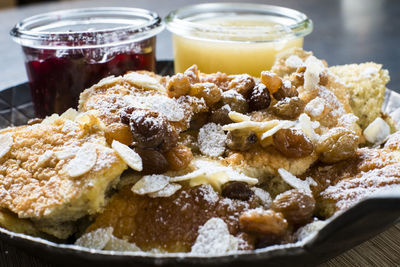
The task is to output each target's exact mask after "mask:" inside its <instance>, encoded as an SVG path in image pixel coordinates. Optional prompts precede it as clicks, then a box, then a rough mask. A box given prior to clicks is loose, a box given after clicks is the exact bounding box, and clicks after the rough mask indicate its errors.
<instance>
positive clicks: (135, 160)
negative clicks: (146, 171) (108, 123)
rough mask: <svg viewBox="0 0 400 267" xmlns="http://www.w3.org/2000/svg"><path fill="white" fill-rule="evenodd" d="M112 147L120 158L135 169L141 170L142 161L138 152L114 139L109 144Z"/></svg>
mask: <svg viewBox="0 0 400 267" xmlns="http://www.w3.org/2000/svg"><path fill="white" fill-rule="evenodd" d="M111 146H112V148H113V149H114V150H115V152H117V154H118V155H119V156H120V157H121V159H122V160H123V161H124V162H125V163H126V164H128V166H129V167H131V168H132V169H133V170H135V171H139V172H140V171H142V170H143V161H142V158H141V157H140V156H139V154H138V153H136V152H135V151H133V150H132V149H130V148H129V146H127V145H124V144H122V143H120V142H118V141H117V140H114V141H113V142H112V144H111Z"/></svg>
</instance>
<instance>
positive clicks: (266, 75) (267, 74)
mask: <svg viewBox="0 0 400 267" xmlns="http://www.w3.org/2000/svg"><path fill="white" fill-rule="evenodd" d="M261 82H262V83H263V84H264V85H265V86H266V87H267V89H268V91H269V92H270V93H271V94H273V93H275V92H276V91H278V90H279V88H281V87H282V80H281V78H279V76H278V75H277V74H275V73H273V72H271V71H263V72H261Z"/></svg>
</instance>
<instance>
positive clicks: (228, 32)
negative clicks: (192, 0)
mask: <svg viewBox="0 0 400 267" xmlns="http://www.w3.org/2000/svg"><path fill="white" fill-rule="evenodd" d="M232 15H234V16H238V15H239V16H243V15H244V16H248V15H256V16H265V17H267V16H268V17H269V18H270V19H271V18H273V19H274V20H280V21H282V20H285V21H286V23H285V25H284V24H280V23H277V24H276V25H273V26H271V25H268V26H266V25H260V26H259V25H256V26H251V27H243V26H231V25H230V26H229V27H226V26H221V25H213V24H205V23H198V22H196V19H200V21H201V20H202V19H209V18H218V17H219V18H221V17H224V16H232ZM164 21H165V22H166V26H167V29H168V30H169V31H171V32H172V33H174V34H176V35H180V36H185V37H189V38H193V39H200V40H213V41H222V42H251V43H257V42H276V41H280V40H285V39H293V38H298V37H304V36H306V35H308V34H309V33H311V31H312V29H313V23H312V21H311V20H310V19H309V18H308V17H307V16H306V15H305V14H304V13H302V12H300V11H297V10H294V9H290V8H286V7H281V6H274V5H265V4H252V3H206V4H197V5H191V6H186V7H183V8H180V9H177V10H174V11H172V12H170V13H169V14H168V15H167V16H166V17H165V19H164Z"/></svg>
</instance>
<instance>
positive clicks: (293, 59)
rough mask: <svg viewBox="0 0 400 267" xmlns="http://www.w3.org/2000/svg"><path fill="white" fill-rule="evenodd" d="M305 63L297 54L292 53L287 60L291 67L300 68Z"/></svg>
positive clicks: (287, 64) (286, 62)
mask: <svg viewBox="0 0 400 267" xmlns="http://www.w3.org/2000/svg"><path fill="white" fill-rule="evenodd" d="M303 64H304V62H303V60H301V58H299V57H298V56H296V55H291V56H289V57H288V58H287V59H286V60H285V65H286V66H288V67H291V68H298V67H301V66H302V65H303Z"/></svg>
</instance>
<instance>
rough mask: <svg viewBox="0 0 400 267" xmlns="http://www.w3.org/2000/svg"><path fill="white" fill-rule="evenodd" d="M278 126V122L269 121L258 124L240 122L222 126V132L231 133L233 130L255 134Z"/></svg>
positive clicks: (256, 122) (255, 122)
mask: <svg viewBox="0 0 400 267" xmlns="http://www.w3.org/2000/svg"><path fill="white" fill-rule="evenodd" d="M278 124H279V120H270V121H263V122H258V121H242V122H236V123H231V124H227V125H224V126H222V130H224V131H233V130H242V129H243V130H253V131H256V132H262V131H266V130H269V129H271V128H273V127H275V126H276V125H278Z"/></svg>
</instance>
